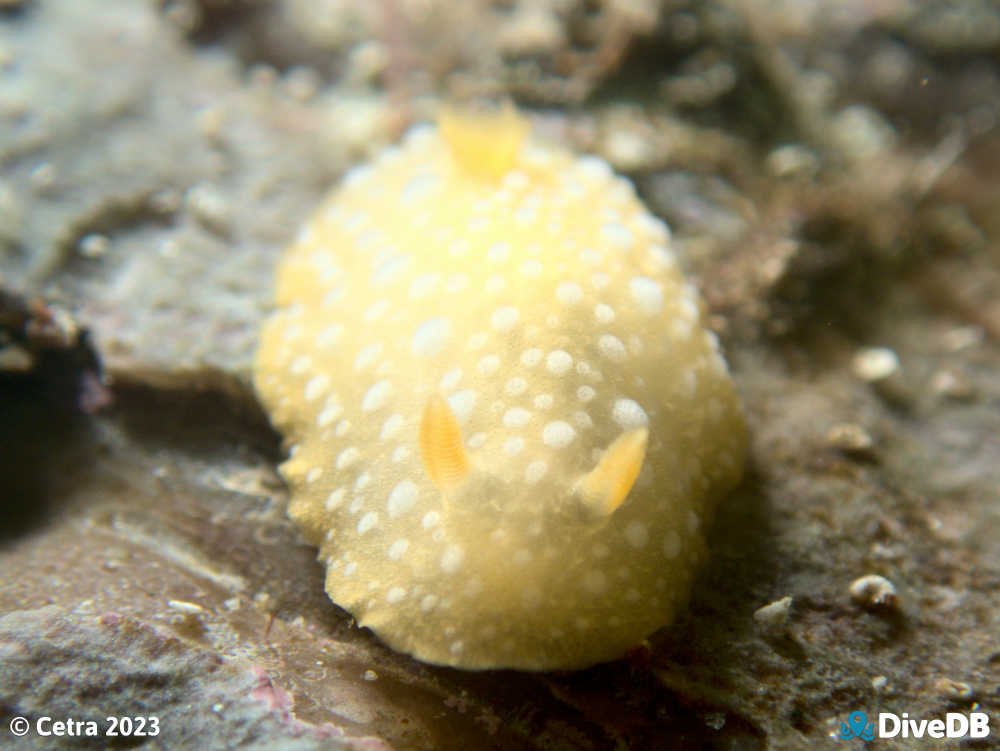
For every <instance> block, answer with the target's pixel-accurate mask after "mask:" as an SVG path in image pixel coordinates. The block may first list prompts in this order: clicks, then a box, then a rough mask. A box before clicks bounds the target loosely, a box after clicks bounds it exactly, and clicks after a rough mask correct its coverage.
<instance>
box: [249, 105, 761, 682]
mask: <svg viewBox="0 0 1000 751" xmlns="http://www.w3.org/2000/svg"><path fill="white" fill-rule="evenodd" d="M276 294H277V304H278V310H277V311H276V312H275V313H274V314H273V315H272V317H271V318H270V319H269V321H268V322H267V323H266V325H265V326H264V329H263V332H262V338H261V343H260V348H259V350H258V353H257V358H256V363H255V368H254V379H255V384H256V388H257V390H258V392H259V394H260V396H261V398H262V399H263V401H264V403H265V405H266V407H267V409H268V411H269V413H270V415H271V419H272V421H273V422H274V424H275V426H276V427H277V428H278V429H279V430H280V431H281V432H282V433H283V434H284V435H285V436H286V439H287V441H288V443H289V444H290V452H289V453H290V456H289V458H288V460H287V461H286V462H285V463H284V464H283V465H282V466H281V472H282V474H283V476H284V477H285V479H286V480H287V482H288V485H289V487H290V489H291V503H290V506H289V514H290V515H291V517H292V518H293V519H294V520H295V521H296V522H297V523H298V524H299V525H300V527H301V528H302V531H303V533H304V535H305V536H306V538H307V539H308V540H309V541H310V542H311V543H313V544H315V545H317V546H318V547H319V557H320V559H321V560H322V561H324V562H325V563H326V566H327V576H326V590H327V592H328V594H329V595H330V597H331V598H332V599H333V600H334V601H335V602H336V603H338V604H339V605H341V606H343V607H344V608H346V609H347V610H348V611H350V612H351V613H352V614H353V615H354V617H355V618H356V619H357V621H358V623H359V624H361V625H362V626H367V627H369V628H371V629H373V630H374V631H375V632H376V633H377V634H378V635H379V636H380V637H381V638H382V639H383V640H384V641H386V642H387V643H388V644H389V645H390V646H392V647H394V648H396V649H398V650H401V651H404V652H408V653H410V654H412V655H414V656H415V657H417V658H419V659H421V660H425V661H427V662H432V663H438V664H443V665H452V666H455V667H461V668H472V669H475V668H520V669H527V670H547V669H574V668H581V667H585V666H588V665H591V664H594V663H598V662H603V661H607V660H611V659H615V658H617V657H620V656H622V655H623V654H624V653H626V652H627V651H628V650H629V649H630V648H632V647H634V646H635V645H636V644H638V643H639V642H640V641H641V640H642V639H643V638H644V637H646V636H648V635H649V634H650V633H651V632H653V631H655V630H656V629H658V628H659V627H661V626H663V625H665V624H667V623H668V622H669V621H670V620H671V619H672V618H673V615H674V613H675V612H676V610H677V609H678V608H679V607H680V606H681V605H682V604H683V602H684V600H685V599H686V597H687V595H688V592H689V590H690V587H691V583H692V579H693V577H694V574H695V572H696V569H697V567H698V565H699V564H700V563H701V562H702V561H703V560H704V559H705V555H706V550H705V544H704V540H703V531H704V527H705V524H706V522H707V520H708V519H709V517H710V516H711V513H712V510H713V508H714V506H715V503H716V501H717V500H718V498H719V497H720V496H721V495H722V494H724V493H725V492H726V491H727V490H729V489H730V488H732V486H734V485H735V484H736V482H738V480H739V478H740V475H741V473H742V465H743V460H744V453H745V442H746V437H745V428H744V424H743V419H742V416H741V412H740V408H739V403H738V399H737V397H736V395H735V393H734V390H733V386H732V383H731V381H730V378H729V374H728V371H727V367H726V363H725V361H724V360H723V358H722V356H721V355H720V353H719V349H718V344H717V341H716V339H715V337H714V335H713V334H711V333H709V332H707V331H705V330H704V328H703V327H702V324H701V322H700V312H699V301H698V297H697V294H696V292H695V290H694V288H693V287H692V286H691V285H690V284H689V283H687V282H685V280H684V279H683V277H682V275H681V273H680V271H679V270H678V268H677V265H676V263H675V260H674V257H673V254H672V252H671V250H670V237H669V232H668V230H667V227H666V225H664V223H663V222H661V221H660V220H659V219H656V218H655V217H653V216H651V215H650V214H649V213H648V212H647V211H646V210H645V209H644V207H643V206H642V205H641V203H640V202H639V200H638V199H637V198H636V196H635V192H634V190H633V188H632V186H631V184H630V183H629V182H628V181H627V180H625V179H623V178H620V177H616V176H615V175H614V174H612V172H611V170H610V168H609V167H608V165H607V164H605V163H604V162H603V161H601V160H600V159H597V158H595V157H579V158H578V157H574V156H573V155H571V154H570V153H568V152H566V151H564V150H560V149H557V148H552V147H549V146H545V145H541V144H539V143H536V142H534V141H533V140H532V139H531V138H530V136H529V134H528V127H527V124H526V122H525V121H524V120H523V119H522V118H521V117H520V116H518V115H517V114H516V113H515V112H514V111H513V110H511V109H508V110H504V111H503V112H501V113H499V114H494V115H464V114H457V113H454V112H449V113H446V114H445V115H443V116H442V117H441V119H440V123H439V127H438V128H437V129H435V128H434V127H430V126H422V127H418V128H415V129H413V130H412V131H411V132H410V133H409V134H408V135H407V136H406V138H405V139H404V142H403V144H402V146H400V147H398V148H392V149H389V150H387V151H386V152H384V153H383V154H382V155H381V156H380V157H378V158H377V159H376V160H375V162H374V163H373V164H370V165H366V166H362V167H357V168H355V169H353V170H352V171H351V172H350V173H348V174H347V176H346V177H345V179H344V181H343V184H342V185H341V186H340V187H339V188H338V189H337V190H335V191H333V193H332V194H331V195H330V197H329V198H328V199H326V201H325V202H324V204H323V205H322V206H321V207H320V209H319V210H318V211H317V212H316V214H315V215H314V216H313V218H312V219H311V220H310V221H309V223H308V224H307V225H306V226H305V228H304V229H303V231H302V233H301V234H300V236H299V238H298V239H297V241H296V242H295V243H294V244H293V245H292V247H291V248H289V250H288V251H287V252H286V254H285V256H284V258H283V259H282V261H281V263H280V265H279V268H278V277H277V293H276Z"/></svg>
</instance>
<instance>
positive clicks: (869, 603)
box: [850, 574, 899, 610]
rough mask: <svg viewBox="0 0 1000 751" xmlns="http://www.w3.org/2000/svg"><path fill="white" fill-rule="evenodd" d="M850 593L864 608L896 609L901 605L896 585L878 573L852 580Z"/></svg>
mask: <svg viewBox="0 0 1000 751" xmlns="http://www.w3.org/2000/svg"><path fill="white" fill-rule="evenodd" d="M850 593H851V599H852V600H854V602H856V603H857V604H858V605H860V606H861V607H864V608H870V609H876V610H877V609H884V610H895V609H897V608H898V606H899V599H898V598H897V596H896V587H895V586H894V585H893V583H892V582H891V581H889V580H888V579H886V578H885V577H884V576H879V575H878V574H866V575H865V576H862V577H859V578H857V579H855V580H854V581H853V582H851V586H850Z"/></svg>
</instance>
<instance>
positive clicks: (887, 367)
mask: <svg viewBox="0 0 1000 751" xmlns="http://www.w3.org/2000/svg"><path fill="white" fill-rule="evenodd" d="M851 364H852V367H853V369H854V374H855V375H856V376H857V377H858V378H860V379H861V380H862V381H867V382H869V383H873V382H875V381H881V380H883V379H885V378H888V377H889V376H892V375H894V374H896V373H898V372H899V357H898V356H897V355H896V353H895V352H894V351H893V350H891V349H889V348H888V347H864V348H863V349H860V350H858V351H857V353H855V355H854V359H853V360H852V361H851Z"/></svg>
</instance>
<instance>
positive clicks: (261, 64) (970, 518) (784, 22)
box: [0, 0, 1000, 749]
mask: <svg viewBox="0 0 1000 751" xmlns="http://www.w3.org/2000/svg"><path fill="white" fill-rule="evenodd" d="M445 5H446V4H439V3H433V2H430V3H422V4H421V3H402V2H400V3H386V4H385V5H384V6H379V7H384V8H385V9H387V12H386V13H384V14H382V15H378V14H376V15H362V17H360V23H359V16H358V13H359V10H358V9H359V8H367V7H369V6H368V5H367V4H359V3H352V2H346V1H345V2H323V3H303V2H298V1H297V0H277V1H276V2H273V3H256V2H250V1H249V0H243V1H239V2H216V1H215V0H200V1H196V0H186V1H184V2H179V1H177V0H172V1H171V2H152V1H150V2H136V1H135V0H77V1H75V2H57V1H55V0H31V1H29V0H25V1H24V2H19V3H17V2H15V3H4V4H2V6H0V285H2V287H3V289H4V295H3V298H2V305H0V400H2V401H0V409H2V411H3V420H2V423H0V430H2V433H0V442H2V445H4V446H5V447H7V448H5V450H4V451H3V452H2V456H0V514H2V524H0V569H2V570H3V572H4V576H3V580H2V581H0V614H2V618H0V715H2V717H0V734H3V735H2V743H0V745H4V746H10V745H11V744H14V743H20V744H21V746H15V747H21V748H37V747H46V746H44V745H43V741H42V739H39V738H38V737H36V736H35V735H34V734H32V735H31V737H27V738H26V739H25V740H23V741H16V740H15V739H14V738H13V737H12V736H10V735H9V734H8V726H9V722H10V720H11V719H12V718H13V717H15V716H25V717H28V718H30V719H31V721H32V722H34V721H35V720H36V719H37V718H38V717H40V716H42V715H43V714H50V715H53V716H55V715H61V714H69V715H72V716H75V717H77V718H83V717H100V716H101V715H102V714H106V715H111V714H129V715H147V714H153V713H155V714H157V715H158V716H159V717H160V720H161V727H162V728H163V732H162V735H161V736H160V737H159V738H158V739H150V740H149V741H148V742H147V743H146V744H145V747H147V748H173V747H177V746H178V745H183V744H184V743H185V742H186V741H187V740H188V739H190V738H197V742H198V743H199V744H201V745H204V746H205V747H225V746H230V745H236V744H239V743H246V744H249V745H250V747H254V744H256V746H257V747H261V748H263V747H268V748H275V747H277V748H296V749H298V748H329V747H331V746H333V747H336V746H335V745H334V744H337V743H339V744H341V746H342V747H345V748H386V747H388V748H397V749H403V748H406V749H411V748H415V749H450V748H455V749H460V748H500V749H522V748H523V749H542V748H546V749H553V748H555V749H611V748H632V749H645V748H678V749H682V748H691V747H694V746H707V747H712V748H730V749H736V748H739V749H747V748H769V749H798V748H802V747H804V746H806V745H807V744H808V745H809V746H810V747H812V748H817V749H825V748H829V749H835V748H841V747H843V742H842V741H839V740H838V739H837V737H836V736H837V733H838V732H839V729H840V725H841V723H842V722H844V721H845V720H846V718H847V716H848V714H849V713H851V712H853V711H856V710H861V711H865V712H868V713H869V715H871V714H872V713H874V712H877V711H893V712H897V713H902V712H908V713H909V715H910V717H920V718H934V717H940V716H943V714H944V713H945V712H948V711H961V712H968V711H972V710H973V709H976V710H978V711H985V712H988V713H990V716H991V725H992V727H993V735H994V737H993V738H992V739H989V740H988V741H986V742H981V743H980V744H979V745H978V746H977V745H975V744H971V746H970V745H966V747H972V748H977V747H978V748H989V747H991V745H995V742H996V737H997V733H1000V645H998V644H997V641H996V634H997V633H998V632H1000V616H998V613H1000V586H998V584H1000V548H998V546H997V544H996V540H997V539H998V536H1000V490H998V488H1000V470H998V467H1000V438H998V436H1000V419H998V417H997V414H998V412H1000V410H998V409H997V407H998V405H1000V381H998V379H997V378H996V375H995V374H996V373H997V372H998V371H1000V346H998V340H1000V307H998V304H997V300H1000V273H998V271H997V269H998V268H1000V255H998V248H1000V221H998V218H997V217H998V215H997V212H996V210H995V207H996V206H997V205H1000V188H998V186H997V183H996V180H995V177H994V176H995V174H996V173H997V170H998V165H1000V138H998V137H997V136H998V129H997V118H998V117H1000V110H998V106H997V102H998V101H1000V67H998V65H997V62H996V55H995V51H996V49H997V41H996V40H997V38H998V37H997V31H996V30H997V28H998V24H1000V18H998V14H997V11H996V9H995V7H994V6H993V5H991V4H990V3H986V2H980V1H978V0H963V1H961V2H928V3H921V4H919V5H914V4H912V3H909V2H904V1H903V0H899V1H898V2H897V1H896V0H886V1H885V2H880V3H868V2H851V3H842V2H832V1H829V0H815V1H812V2H797V3H784V4H782V3H771V2H763V1H760V2H758V1H756V0H746V1H743V2H737V1H736V0H731V1H729V2H721V3H696V2H687V1H685V0H676V1H675V0H669V1H668V0H663V1H662V2H659V3H624V2H608V3H603V4H598V5H600V12H599V13H596V14H595V13H591V12H588V11H587V6H588V5H590V4H584V3H572V2H570V3H549V2H537V3H530V2H526V1H522V2H517V3H508V2H486V0H482V1H481V2H472V3H467V4H463V7H464V8H465V9H464V10H463V11H462V13H455V14H454V15H453V16H448V17H447V21H448V23H441V21H440V19H441V18H442V16H441V12H442V10H441V9H442V8H443V7H445ZM310 8H312V10H309V9H310ZM420 8H424V9H425V11H424V12H425V13H426V14H425V15H421V11H419V9H420ZM435 13H436V14H437V15H435ZM311 14H315V15H311ZM414 14H416V15H414ZM498 14H499V15H502V16H505V17H506V19H507V20H506V21H505V22H504V23H503V24H501V25H496V26H491V25H490V24H487V23H484V22H483V19H486V18H494V17H498ZM314 20H315V23H313V21H314ZM429 29H433V30H437V31H440V33H439V34H438V39H439V42H438V43H437V44H428V43H427V42H426V38H427V37H426V36H422V35H426V34H427V33H428V30H429ZM470 50H472V51H475V52H477V53H478V54H469V51H470ZM503 91H510V92H513V93H514V94H516V95H517V96H518V97H520V100H521V103H522V105H524V106H525V107H526V108H527V109H528V112H529V115H530V117H531V118H532V121H533V124H534V126H535V128H536V130H537V131H538V132H539V133H540V134H541V135H542V136H545V137H549V138H553V139H556V140H558V141H560V142H563V143H567V144H570V145H572V146H574V147H575V148H577V149H578V150H582V151H592V152H595V153H599V154H601V155H602V156H604V157H605V158H607V159H608V160H609V161H611V162H613V163H614V164H615V165H616V167H617V168H619V169H622V170H626V171H627V172H628V173H629V174H630V175H631V176H632V177H633V178H634V179H635V181H636V184H637V186H638V188H639V190H640V193H641V194H642V195H643V197H644V198H645V199H646V200H647V202H648V203H649V204H650V205H651V206H652V207H653V209H654V210H655V211H656V212H657V213H658V214H659V215H661V216H662V217H663V218H665V219H666V220H667V221H668V222H669V223H670V224H671V226H672V228H673V230H674V235H675V239H676V240H677V244H678V246H679V248H680V251H681V253H682V256H683V261H684V265H685V266H686V267H687V268H688V270H689V271H691V272H692V273H693V274H695V275H696V276H697V277H698V279H699V284H700V287H701V290H702V292H703V294H704V296H705V298H706V300H707V301H708V305H709V308H710V311H709V312H710V320H711V322H712V323H713V325H714V326H715V328H716V329H717V330H718V331H719V333H720V335H721V337H722V339H723V342H724V344H725V345H726V349H727V355H728V359H729V361H730V364H731V367H732V370H733V373H734V379H735V380H736V383H737V387H738V389H739V390H740V392H741V395H742V397H743V400H744V402H745V404H746V406H747V411H748V416H749V419H750V425H751V434H752V456H753V466H752V469H751V472H750V474H749V476H748V477H747V479H746V481H745V482H744V484H743V486H742V487H741V488H740V489H739V490H738V491H737V492H736V493H735V494H734V495H733V496H732V497H731V498H730V499H729V500H728V501H727V503H726V505H725V506H724V507H723V510H722V511H721V512H720V515H719V518H718V521H717V523H716V525H715V528H714V530H713V531H712V538H711V549H712V551H713V557H712V559H711V561H710V564H709V567H708V569H707V571H706V573H705V575H704V576H703V577H702V579H701V580H700V582H699V584H698V585H697V587H696V591H695V595H694V597H693V601H692V604H691V607H690V610H689V611H688V612H687V613H686V614H685V615H684V616H683V617H682V618H681V619H680V621H679V622H677V623H676V624H675V625H674V626H672V627H671V628H669V629H667V630H665V631H663V632H661V633H660V634H658V635H657V637H656V638H655V639H653V640H652V643H651V644H650V646H649V649H648V651H647V652H645V653H644V654H641V655H636V656H635V658H634V659H633V660H631V661H629V662H621V663H614V664H610V665H605V666H600V667H598V668H594V669H591V670H587V671H583V672H579V673H573V674H545V675H527V674H518V673H511V672H501V673H493V672H485V673H465V672H460V671H453V670H446V669H437V668H431V667H428V666H425V665H421V664H420V663H417V662H414V661H412V660H409V659H407V658H405V657H402V656H400V655H398V654H395V653H393V652H391V651H389V650H388V649H386V648H385V647H384V646H382V645H381V644H379V643H378V641H377V640H376V639H374V638H373V637H372V636H371V635H370V634H368V633H367V632H365V631H363V630H360V629H357V628H356V627H355V626H354V625H353V624H352V623H351V622H350V619H349V618H348V616H347V615H346V614H345V613H343V612H342V611H339V610H338V609H337V608H336V607H335V606H333V605H332V604H331V603H330V602H329V600H328V599H327V598H326V596H325V595H324V594H323V584H322V580H323V577H322V569H321V568H320V566H319V565H318V564H316V563H315V562H314V551H313V550H312V549H311V548H309V547H308V546H306V545H305V544H304V543H302V542H301V541H300V540H299V539H298V537H297V536H296V534H295V532H294V530H293V528H292V527H291V525H290V524H289V522H287V520H286V519H285V515H284V505H285V502H286V494H285V491H284V489H283V488H282V486H281V484H280V482H279V481H278V480H277V477H276V475H275V474H274V470H273V468H274V466H275V465H276V463H277V462H278V461H279V460H280V457H281V453H280V450H279V447H278V441H277V438H276V437H275V435H274V434H273V433H272V432H271V431H270V429H269V428H268V427H267V425H266V421H265V420H264V418H263V417H262V414H261V412H260V410H259V407H257V405H256V402H255V400H254V398H253V395H252V393H251V391H250V390H249V388H248V387H247V385H246V384H247V375H248V363H249V360H250V355H251V353H252V351H253V347H254V343H255V340H256V331H257V328H258V325H259V322H260V320H261V318H262V316H263V315H264V314H265V313H266V311H267V310H268V307H269V305H270V303H269V299H270V291H271V271H272V264H273V262H274V259H275V258H276V256H277V253H278V252H279V251H280V249H281V248H282V247H283V246H284V245H285V244H286V243H287V242H288V240H289V238H291V237H292V236H293V234H294V233H295V231H296V228H297V227H298V225H299V223H300V221H301V220H302V219H303V218H304V217H305V216H307V215H308V214H309V213H310V212H311V211H312V209H313V206H314V204H315V202H316V200H317V199H318V197H319V196H320V195H321V194H322V193H323V192H324V191H325V190H326V188H327V187H328V186H329V184H330V183H331V182H332V181H333V180H334V179H336V176H337V175H339V174H340V173H341V172H342V171H343V170H344V169H346V168H347V167H348V166H349V165H351V164H353V163H355V162H357V161H359V160H361V159H362V158H364V157H365V156H366V155H367V154H370V153H371V152H372V151H374V150H376V149H377V148H379V147H380V146H381V145H383V144H386V143H389V142H391V141H393V140H394V139H395V137H396V136H397V134H398V133H399V132H400V131H401V130H402V129H403V128H404V127H405V125H407V124H408V123H409V122H412V121H415V120H420V119H425V118H426V117H428V116H429V115H430V114H432V112H433V110H434V107H435V105H436V103H437V102H438V101H440V100H441V99H442V98H443V97H445V96H464V95H468V94H470V93H482V92H487V93H497V92H503ZM567 103H573V104H572V105H571V106H568V105H567ZM15 293H16V294H15ZM15 299H17V300H22V301H29V302H30V301H34V302H31V305H33V306H34V307H32V308H31V310H33V311H35V312H34V313H32V314H30V315H28V316H27V317H25V315H24V313H25V310H26V308H25V307H24V306H22V305H20V304H12V303H11V302H10V301H12V300H15ZM40 300H44V301H45V302H44V303H40V302H37V301H40ZM42 310H49V311H53V310H58V311H65V313H66V315H65V317H63V316H62V314H60V316H59V324H58V325H57V326H56V330H58V331H70V330H79V331H83V330H87V331H89V340H88V341H89V342H90V343H91V344H92V346H93V350H91V349H89V346H90V345H88V344H86V343H83V344H80V342H79V340H76V339H74V340H73V343H72V346H69V347H68V349H66V348H61V347H62V345H59V343H58V342H56V345H53V347H52V348H49V349H47V347H48V346H49V345H48V344H45V345H44V346H42V344H41V342H42V341H43V340H40V339H38V338H37V337H33V335H29V334H28V333H27V329H26V328H25V327H26V326H28V324H29V323H31V322H36V323H37V322H39V321H42V320H43V319H44V316H41V317H39V315H40V313H39V311H42ZM70 322H72V326H71V327H69V328H64V326H69V323H70ZM73 327H77V328H75V329H74V328H73ZM43 328H44V327H43ZM46 341H47V340H46ZM67 342H69V340H67ZM77 344H80V346H82V347H83V349H79V348H77ZM872 348H887V349H889V350H891V351H892V352H893V353H894V354H895V355H896V360H897V361H898V367H895V368H893V369H892V372H891V373H886V374H885V375H884V376H883V377H879V378H876V379H871V378H868V377H867V376H866V377H860V376H859V375H858V371H857V369H856V365H855V363H856V360H857V357H858V355H859V354H861V355H862V356H863V353H864V352H866V351H870V350H871V349H872ZM65 351H69V352H73V353H76V355H74V356H71V357H63V356H62V355H61V354H58V353H61V352H65ZM92 351H96V353H97V354H98V355H99V357H100V359H101V361H102V362H103V366H104V368H103V371H101V370H100V369H95V363H94V362H93V360H92V359H90V358H89V355H88V356H87V357H79V356H77V355H79V354H81V353H90V352H92ZM40 352H55V353H57V354H56V355H54V356H50V355H45V356H39V355H38V353H40ZM101 372H103V373H104V374H105V376H106V378H105V380H103V381H102V380H100V379H99V378H98V382H97V385H98V386H100V387H101V388H100V389H98V390H97V392H96V393H102V392H101V389H107V390H108V392H109V393H108V395H106V396H102V397H101V398H100V399H98V402H97V403H94V402H90V401H88V400H86V399H84V398H83V394H82V392H81V391H80V390H79V389H78V388H77V386H78V385H79V383H81V380H80V378H76V377H73V378H69V377H67V376H68V374H72V373H78V374H80V375H81V377H82V378H83V380H84V381H87V379H90V382H91V384H92V386H93V382H94V378H95V374H97V375H99V374H100V373H101ZM87 373H89V374H90V375H89V376H87V375H84V374H87ZM66 384H71V385H72V388H68V389H67V388H66ZM108 397H110V398H112V399H113V400H114V403H113V405H112V406H110V407H105V409H104V410H103V411H100V412H98V413H97V414H92V413H93V411H94V410H95V409H97V407H99V406H101V404H103V402H104V401H106V400H107V398H108ZM74 398H75V403H76V406H77V407H78V409H74V408H73V403H74ZM869 576H877V577H881V578H882V580H884V581H885V582H888V583H889V584H890V585H891V587H892V589H893V590H894V596H893V597H892V598H891V602H890V601H889V600H887V599H886V598H885V597H881V596H880V595H879V594H878V592H874V594H873V590H870V589H864V588H861V587H860V585H859V586H858V587H855V588H854V590H852V584H856V583H857V582H858V581H859V580H861V579H862V578H863V577H869ZM867 581H869V582H871V581H879V580H876V579H868V580H867ZM880 586H881V589H880V590H879V592H882V593H883V594H884V592H885V591H887V590H886V589H885V586H884V585H882V584H880ZM862 589H864V591H863V592H862V591H861V590H862ZM857 592H860V594H857ZM787 597H790V598H791V600H790V601H785V602H786V604H784V605H781V606H780V608H779V609H778V611H775V610H770V611H766V613H767V616H766V617H764V616H760V615H758V616H757V617H756V618H755V617H754V614H755V613H759V612H760V610H761V609H762V608H764V607H765V606H769V605H771V604H772V603H779V602H782V601H783V600H784V598H787ZM873 597H874V599H873ZM878 599H881V600H882V602H876V600H878ZM97 696H100V697H101V698H100V699H95V697H97ZM217 706H220V707H221V709H216V707H217ZM64 741H65V739H63V741H59V740H54V739H49V741H45V742H47V743H49V746H48V747H52V748H58V747H64V746H65V745H67V744H66V743H65V742H64ZM881 743H882V746H883V747H885V748H901V749H902V748H908V747H909V745H908V743H909V742H908V741H906V740H902V739H895V740H885V741H882V742H881Z"/></svg>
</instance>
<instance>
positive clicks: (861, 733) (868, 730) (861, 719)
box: [840, 712, 875, 741]
mask: <svg viewBox="0 0 1000 751" xmlns="http://www.w3.org/2000/svg"><path fill="white" fill-rule="evenodd" d="M850 738H860V739H861V740H863V741H873V740H875V723H874V722H868V715H866V714H865V713H864V712H851V713H850V714H849V715H848V716H847V722H842V723H840V740H842V741H846V740H848V739H850Z"/></svg>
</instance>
